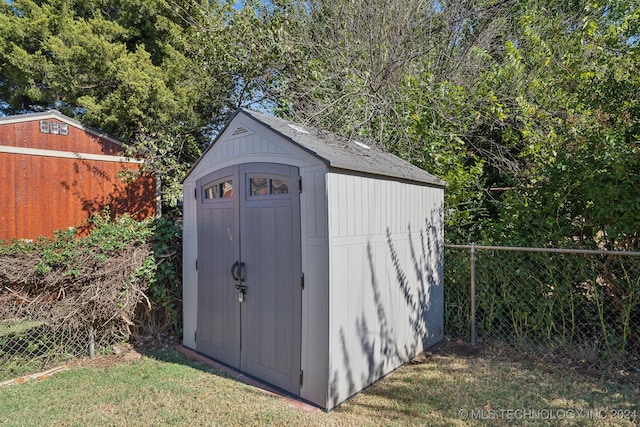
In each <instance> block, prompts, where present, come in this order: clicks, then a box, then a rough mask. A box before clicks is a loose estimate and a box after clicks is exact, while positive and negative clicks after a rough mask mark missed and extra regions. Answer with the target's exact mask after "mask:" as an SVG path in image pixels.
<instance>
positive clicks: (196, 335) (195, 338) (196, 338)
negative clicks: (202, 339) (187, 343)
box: [193, 331, 198, 341]
mask: <svg viewBox="0 0 640 427" xmlns="http://www.w3.org/2000/svg"><path fill="white" fill-rule="evenodd" d="M193 340H194V341H198V331H193Z"/></svg>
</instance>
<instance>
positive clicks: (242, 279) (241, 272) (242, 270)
mask: <svg viewBox="0 0 640 427" xmlns="http://www.w3.org/2000/svg"><path fill="white" fill-rule="evenodd" d="M238 276H239V279H240V281H241V282H244V262H241V263H240V266H239V267H238Z"/></svg>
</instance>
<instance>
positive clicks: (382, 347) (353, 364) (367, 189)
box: [327, 172, 444, 408]
mask: <svg viewBox="0 0 640 427" xmlns="http://www.w3.org/2000/svg"><path fill="white" fill-rule="evenodd" d="M327 192H328V218H329V220H328V226H329V266H330V267H329V269H330V272H329V277H330V286H329V304H330V307H331V310H330V315H329V316H330V317H329V319H330V320H329V337H330V344H329V346H330V348H329V358H330V359H329V372H330V378H329V380H330V386H329V390H330V394H329V395H328V400H327V407H328V408H331V407H333V406H335V405H336V404H338V403H340V402H342V401H343V400H345V399H347V398H348V397H350V396H351V395H353V394H354V393H356V392H358V391H360V390H361V389H362V388H364V387H366V386H367V385H369V384H371V383H372V382H374V381H375V380H377V379H379V378H380V377H382V376H384V375H385V374H387V373H389V372H390V371H392V370H393V369H395V368H397V367H398V366H400V365H401V364H403V363H405V362H406V361H408V360H410V359H411V358H412V357H414V356H415V355H417V354H419V353H420V352H421V351H423V350H424V349H425V348H427V347H429V346H431V345H433V344H435V343H437V342H439V341H441V340H442V338H443V308H442V302H443V271H442V268H443V267H442V266H443V234H444V228H443V219H442V213H443V190H442V188H434V187H427V186H421V185H415V184H409V183H403V182H398V181H392V180H385V179H379V178H372V177H367V176H359V175H348V174H343V173H336V172H332V173H329V174H328V175H327Z"/></svg>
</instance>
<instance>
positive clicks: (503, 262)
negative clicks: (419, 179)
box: [445, 245, 640, 377]
mask: <svg viewBox="0 0 640 427" xmlns="http://www.w3.org/2000/svg"><path fill="white" fill-rule="evenodd" d="M472 273H473V274H472ZM473 288H475V289H473ZM472 289H473V290H472ZM445 322H446V323H445V324H446V331H447V335H449V336H452V337H458V338H463V339H468V340H470V341H471V343H472V344H475V343H476V341H477V342H479V343H481V344H486V345H489V346H507V347H509V348H513V349H517V350H523V351H526V352H528V353H533V354H536V355H538V356H543V357H548V358H551V359H553V360H558V361H560V360H562V361H565V362H568V363H569V364H576V365H579V366H584V367H588V368H593V369H598V370H599V371H600V372H608V373H610V374H614V375H622V376H629V375H633V376H636V377H640V253H636V252H613V251H586V250H583V251H580V250H568V249H567V250H564V249H541V248H510V247H494V246H475V245H472V246H461V245H446V250H445Z"/></svg>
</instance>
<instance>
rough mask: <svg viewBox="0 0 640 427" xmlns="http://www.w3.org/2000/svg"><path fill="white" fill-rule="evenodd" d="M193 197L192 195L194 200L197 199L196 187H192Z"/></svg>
mask: <svg viewBox="0 0 640 427" xmlns="http://www.w3.org/2000/svg"><path fill="white" fill-rule="evenodd" d="M193 197H194V198H195V199H196V200H198V189H197V188H194V189H193Z"/></svg>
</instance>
